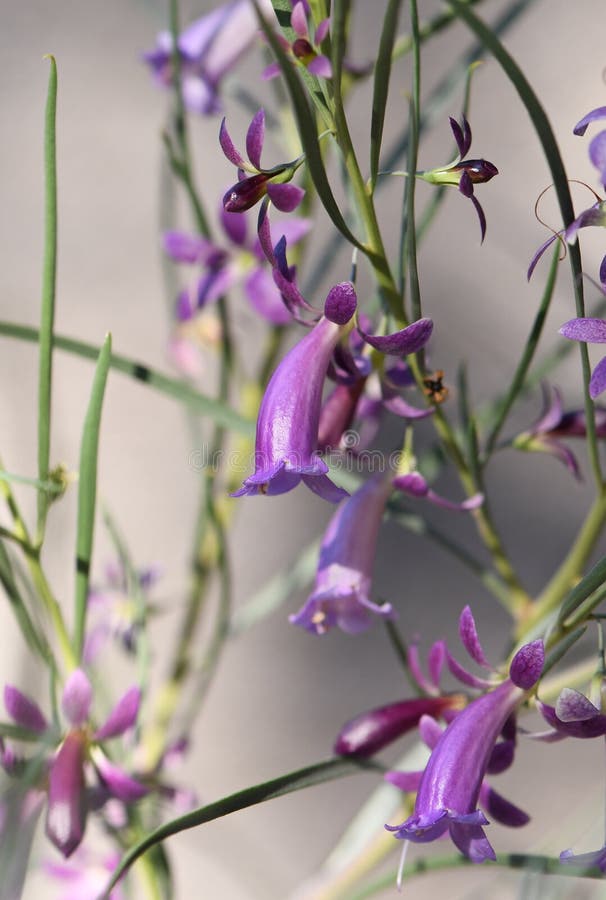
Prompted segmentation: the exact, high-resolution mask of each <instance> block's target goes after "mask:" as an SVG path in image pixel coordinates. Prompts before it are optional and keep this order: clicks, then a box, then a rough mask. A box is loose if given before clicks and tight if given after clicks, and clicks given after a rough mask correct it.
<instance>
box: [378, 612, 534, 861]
mask: <svg viewBox="0 0 606 900" xmlns="http://www.w3.org/2000/svg"><path fill="white" fill-rule="evenodd" d="M471 621H473V620H471ZM474 631H475V628H474ZM467 641H468V643H469V645H470V646H471V647H473V646H474V643H475V639H474V637H473V634H471V633H468V634H467ZM482 655H483V653H482ZM544 658H545V657H544V649H543V644H542V642H541V641H533V642H532V643H531V644H526V645H525V646H524V647H522V648H521V649H520V650H519V651H518V653H517V654H516V655H515V657H514V659H513V660H512V663H511V666H510V672H509V678H507V679H506V680H505V681H504V682H503V683H502V684H501V685H499V687H497V688H496V689H495V690H493V691H491V692H490V693H487V694H484V695H483V696H481V697H478V698H477V699H476V700H473V701H472V702H471V703H470V704H469V706H467V707H466V708H465V709H464V710H463V711H462V712H460V713H458V714H457V715H456V716H455V717H454V718H453V720H452V721H451V722H450V724H449V725H448V726H447V728H446V730H445V731H444V732H443V733H440V734H439V735H438V732H437V731H436V729H435V727H434V725H432V724H431V722H432V720H429V721H428V722H426V720H421V726H422V727H423V726H425V732H426V734H427V735H428V737H429V741H430V743H432V744H433V750H432V753H431V756H430V758H429V762H428V763H427V766H426V768H425V770H424V772H423V773H422V774H421V775H420V778H418V779H417V778H416V777H415V776H416V775H417V773H412V774H411V777H410V778H407V775H406V773H393V774H390V777H389V780H390V781H392V783H395V784H397V785H398V786H399V787H402V788H403V789H405V790H412V789H415V787H416V788H417V798H416V801H415V808H414V812H413V814H412V815H411V816H410V817H409V818H408V819H407V820H406V821H405V822H403V823H402V824H401V825H393V826H392V825H386V826H385V827H386V828H387V829H388V830H389V831H392V832H393V833H394V834H395V836H396V837H397V838H399V839H401V840H406V841H412V842H415V843H426V842H429V841H433V840H436V839H437V838H439V837H441V836H442V835H443V834H444V833H445V832H446V831H448V832H449V833H450V837H451V839H452V840H453V842H454V843H455V844H456V846H457V847H458V848H459V850H460V851H461V852H462V853H464V854H465V855H466V856H467V857H469V859H470V860H471V861H472V862H483V861H484V860H485V859H494V858H495V854H494V850H493V849H492V847H491V845H490V843H489V841H488V839H487V838H486V835H485V833H484V828H483V826H485V825H487V824H488V819H487V818H486V816H485V815H484V813H483V812H482V811H481V810H480V809H478V808H477V805H478V801H480V802H481V803H482V805H484V806H485V807H487V809H488V810H490V812H491V813H492V815H493V816H494V817H495V818H498V819H499V821H502V822H503V823H504V824H508V825H521V824H524V823H525V822H526V821H528V817H527V816H526V814H525V813H523V812H522V811H521V810H518V809H517V808H516V807H514V806H513V805H512V804H510V803H509V802H508V801H506V800H504V799H503V798H501V797H499V795H497V794H495V792H492V791H491V790H490V789H489V788H488V787H487V786H485V785H484V783H483V782H484V777H485V775H486V773H487V772H488V770H489V767H490V763H491V758H492V756H493V753H494V750H495V746H496V744H497V740H498V738H499V735H500V734H501V733H502V732H503V730H504V729H506V726H507V723H508V722H509V721H510V719H511V717H512V716H513V714H514V713H515V711H516V709H517V707H518V706H519V705H520V703H522V702H523V701H524V699H525V698H526V696H527V694H526V692H527V691H529V690H530V689H531V688H532V687H533V686H534V684H535V683H536V681H537V680H538V678H539V677H540V674H541V671H542V668H543V663H544ZM417 781H418V785H417V784H416V782H417Z"/></svg>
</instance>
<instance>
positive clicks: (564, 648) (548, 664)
mask: <svg viewBox="0 0 606 900" xmlns="http://www.w3.org/2000/svg"><path fill="white" fill-rule="evenodd" d="M586 631H587V626H586V625H583V626H581V628H576V629H575V630H574V631H572V632H571V633H570V634H569V635H567V637H565V638H564V640H563V641H560V643H559V644H558V646H557V647H556V648H555V649H554V650H552V651H551V653H549V654H548V655H547V658H546V659H545V664H544V666H543V671H542V673H541V678H544V677H545V675H547V673H548V672H549V670H550V669H553V667H554V666H555V665H557V663H559V661H560V660H561V659H562V658H563V657H564V656H566V654H567V653H568V651H569V650H570V648H571V647H572V646H573V644H576V642H577V641H578V640H579V638H582V637H583V635H584V634H585V632H586Z"/></svg>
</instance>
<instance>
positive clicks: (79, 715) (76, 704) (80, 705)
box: [61, 669, 93, 727]
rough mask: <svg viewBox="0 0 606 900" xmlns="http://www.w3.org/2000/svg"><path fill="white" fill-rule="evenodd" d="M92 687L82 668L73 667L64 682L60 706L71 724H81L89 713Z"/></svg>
mask: <svg viewBox="0 0 606 900" xmlns="http://www.w3.org/2000/svg"><path fill="white" fill-rule="evenodd" d="M92 699H93V689H92V686H91V683H90V681H89V680H88V678H87V676H86V675H85V674H84V672H83V671H82V669H75V670H74V671H73V672H72V674H71V675H70V676H69V678H68V679H67V681H66V683H65V688H64V690H63V697H62V700H61V706H62V708H63V712H64V714H65V717H66V718H67V719H68V721H69V723H70V724H71V725H75V726H76V727H78V726H79V725H83V724H84V722H86V720H87V719H88V717H89V715H90V707H91V703H92Z"/></svg>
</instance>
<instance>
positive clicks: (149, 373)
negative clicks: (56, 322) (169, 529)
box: [0, 321, 254, 434]
mask: <svg viewBox="0 0 606 900" xmlns="http://www.w3.org/2000/svg"><path fill="white" fill-rule="evenodd" d="M0 334H3V335H6V336H7V337H13V338H17V339H18V340H22V341H28V342H29V343H33V344H35V343H36V342H37V341H38V339H39V331H38V329H37V328H30V327H29V326H28V325H16V324H14V323H12V322H1V321H0ZM53 345H54V346H55V347H57V348H58V349H59V350H65V351H66V352H67V353H72V354H74V355H75V356H81V357H83V358H84V359H90V360H96V359H97V358H98V356H99V350H100V348H99V347H98V346H96V345H95V344H89V343H87V342H86V341H79V340H75V339H74V338H68V337H65V336H63V335H58V334H55V335H54V337H53ZM109 365H110V368H111V369H113V370H114V371H116V372H122V373H123V374H124V375H128V376H129V377H130V378H134V379H135V381H138V382H140V383H141V384H146V385H148V386H149V387H151V388H153V389H154V390H157V391H158V392H159V393H161V394H166V396H168V397H172V398H173V399H175V400H177V401H178V402H179V403H183V404H184V405H186V406H189V407H191V409H192V410H196V411H197V412H198V413H200V415H203V416H207V417H208V418H209V419H212V420H214V421H215V422H220V423H221V424H222V425H225V427H226V428H230V429H231V430H233V431H238V432H241V433H244V434H251V433H253V431H254V422H252V421H250V420H248V419H245V418H243V417H242V416H241V415H240V414H239V413H237V412H236V411H235V410H234V409H231V408H230V407H229V406H228V405H227V403H223V402H220V401H218V400H214V399H213V398H211V397H207V396H205V395H204V394H201V393H200V392H199V391H197V390H196V389H195V388H193V387H191V385H189V384H187V383H186V382H184V381H182V380H181V379H179V378H172V377H171V376H170V375H164V374H163V373H162V372H158V371H156V370H155V369H152V368H151V367H150V366H148V365H146V364H145V363H142V362H139V361H138V360H135V359H131V358H129V357H127V356H122V355H121V354H119V353H112V354H111V357H110V361H109Z"/></svg>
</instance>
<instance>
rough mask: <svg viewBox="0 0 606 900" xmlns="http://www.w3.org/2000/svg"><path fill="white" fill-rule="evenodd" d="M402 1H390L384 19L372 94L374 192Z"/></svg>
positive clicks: (371, 173)
mask: <svg viewBox="0 0 606 900" xmlns="http://www.w3.org/2000/svg"><path fill="white" fill-rule="evenodd" d="M401 5H402V0H389V3H388V4H387V9H386V11H385V15H384V18H383V30H382V31H381V40H380V41H379V52H378V55H377V61H376V63H375V77H374V83H373V93H372V118H371V123H370V189H371V192H372V191H374V188H375V184H376V182H377V174H378V172H379V157H380V155H381V142H382V140H383V126H384V124H385V110H386V107H387V93H388V90H389V77H390V74H391V63H392V56H393V48H394V43H395V40H396V28H397V27H398V16H399V14H400V7H401Z"/></svg>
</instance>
